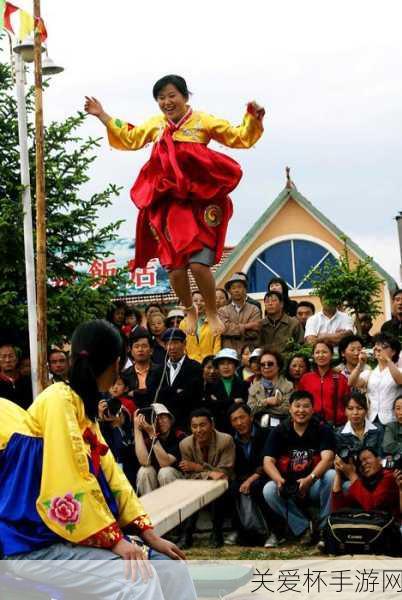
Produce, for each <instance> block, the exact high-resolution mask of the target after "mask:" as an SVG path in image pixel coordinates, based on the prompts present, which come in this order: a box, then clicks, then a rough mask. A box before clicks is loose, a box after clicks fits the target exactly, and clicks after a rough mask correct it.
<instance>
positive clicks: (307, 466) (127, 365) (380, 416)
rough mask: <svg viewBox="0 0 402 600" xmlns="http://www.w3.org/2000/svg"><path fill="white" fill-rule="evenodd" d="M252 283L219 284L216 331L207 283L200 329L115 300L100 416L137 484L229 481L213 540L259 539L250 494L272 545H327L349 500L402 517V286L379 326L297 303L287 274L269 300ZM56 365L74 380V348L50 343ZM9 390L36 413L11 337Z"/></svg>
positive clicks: (185, 535) (243, 278) (5, 377)
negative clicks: (109, 381)
mask: <svg viewBox="0 0 402 600" xmlns="http://www.w3.org/2000/svg"><path fill="white" fill-rule="evenodd" d="M247 287H248V279H247V275H246V274H244V273H235V274H234V275H232V277H231V278H230V279H229V281H228V282H227V283H226V285H225V287H224V288H220V289H218V290H217V292H216V298H217V305H218V308H219V310H218V313H219V316H220V319H221V320H222V322H223V324H224V331H223V333H222V335H221V336H214V335H212V332H211V330H210V327H209V324H208V319H207V318H206V316H205V303H204V300H203V298H202V295H201V294H200V292H199V291H195V292H193V302H194V304H195V306H196V307H197V311H198V322H197V327H196V331H195V333H194V334H191V335H188V334H187V333H186V317H185V312H184V311H183V310H182V309H181V308H180V307H176V308H173V309H171V310H170V311H169V312H167V313H166V312H165V309H164V307H163V306H161V305H159V304H157V303H153V304H150V305H148V306H147V307H146V308H145V310H139V309H137V308H133V307H128V306H127V305H126V304H125V303H124V302H116V303H115V304H114V305H113V306H112V307H111V309H110V311H109V314H108V316H107V319H108V320H109V321H110V322H111V323H112V324H113V325H114V326H115V327H116V328H117V329H118V330H119V331H120V332H121V336H122V338H123V339H124V340H125V346H126V351H127V352H126V356H125V357H124V359H123V358H122V364H121V370H120V376H119V377H118V379H117V380H116V381H115V383H114V385H113V386H112V388H110V390H109V392H108V393H105V394H103V395H102V397H101V398H100V400H99V405H98V419H99V422H100V425H101V429H102V433H103V435H104V438H105V440H106V441H107V443H108V445H109V447H110V449H111V451H112V453H113V454H114V456H115V458H116V461H117V462H118V463H119V464H120V465H121V468H122V469H123V470H124V472H125V473H126V475H127V477H128V479H129V481H130V483H131V485H132V486H133V488H134V489H135V490H136V492H137V494H138V495H143V494H146V493H149V492H150V491H152V490H154V489H156V488H158V487H160V486H164V485H166V484H168V483H170V482H172V481H175V480H177V479H182V478H189V479H201V480H207V479H210V480H220V479H225V480H227V481H228V483H229V486H228V490H227V492H226V493H225V494H224V495H223V496H221V497H220V498H218V499H217V500H215V501H214V502H213V503H212V504H211V506H210V511H211V515H212V521H213V532H212V535H211V538H210V545H211V546H214V547H219V546H221V545H222V544H223V543H227V544H236V543H242V542H244V541H245V540H248V542H250V535H248V533H250V532H247V530H245V527H244V519H243V518H242V517H243V515H242V514H241V513H239V506H241V505H242V504H241V503H239V501H238V500H239V497H240V496H241V495H245V496H250V497H251V498H252V500H253V502H254V503H255V506H256V507H258V509H259V511H260V512H261V514H262V515H263V519H264V520H265V523H266V535H265V538H264V539H263V540H262V541H260V542H259V543H261V544H262V545H264V546H265V547H267V548H270V547H275V546H277V545H278V544H279V543H280V542H281V540H283V539H289V538H291V539H297V540H298V541H299V543H300V544H302V545H304V544H305V545H308V544H312V543H314V541H318V540H319V539H320V537H319V532H320V530H321V529H322V528H323V526H324V525H325V523H326V520H327V518H328V516H329V514H330V513H331V511H332V510H335V509H337V508H340V507H344V506H351V507H353V506H361V507H363V508H364V509H365V510H370V509H375V508H386V509H387V510H390V511H391V512H392V513H393V514H394V515H395V516H396V517H397V518H398V519H399V518H400V502H399V499H400V490H402V475H401V472H400V469H399V466H400V464H402V463H399V462H398V460H399V454H402V363H401V360H400V351H401V343H400V336H401V335H402V290H397V291H396V292H395V293H394V295H393V299H392V318H391V320H389V321H387V322H385V323H384V325H383V326H382V330H381V331H380V332H373V331H372V327H373V324H372V320H371V318H370V317H369V316H368V315H364V314H361V315H359V316H358V318H359V327H357V326H356V323H355V322H354V320H353V319H352V318H351V316H350V315H349V314H347V313H346V312H343V311H342V310H341V309H340V307H336V306H331V305H329V304H328V303H327V302H326V301H325V299H322V309H321V310H320V311H316V309H315V306H314V304H312V303H311V302H308V301H303V302H300V303H297V302H295V301H293V300H291V299H290V298H289V291H288V286H287V285H286V282H285V281H283V280H282V279H280V278H273V279H272V280H271V281H270V282H268V285H267V293H266V296H265V298H264V304H263V307H261V305H260V304H259V303H258V302H256V301H255V300H254V299H252V298H250V296H249V295H248V291H247ZM48 372H49V385H50V384H52V383H55V382H60V381H64V382H66V383H68V376H69V375H68V372H69V356H68V344H63V345H60V346H57V347H52V348H51V349H50V351H49V354H48ZM0 397H4V398H7V399H9V400H12V401H13V402H16V403H17V404H19V405H20V406H21V407H22V408H25V409H26V408H28V407H29V406H30V404H31V402H32V392H31V381H30V367H29V357H28V356H26V355H24V354H20V353H19V350H18V348H16V347H14V346H13V345H12V344H10V343H8V342H7V341H3V342H2V343H1V344H0ZM395 465H396V467H395ZM401 494H402V491H401ZM401 497H402V496H401ZM228 519H230V520H231V523H232V531H231V532H230V533H229V534H228V535H227V536H226V538H224V535H223V526H224V523H225V520H226V521H227V520H228ZM196 521H197V515H194V516H193V517H191V518H189V519H188V520H187V521H186V522H185V523H184V525H183V526H182V527H181V528H180V529H179V530H178V532H177V534H178V536H179V545H180V546H181V547H183V548H186V547H190V546H191V545H192V543H193V534H194V530H195V527H196ZM251 537H252V536H251ZM251 541H252V542H254V543H256V538H255V539H254V540H253V539H252V540H251Z"/></svg>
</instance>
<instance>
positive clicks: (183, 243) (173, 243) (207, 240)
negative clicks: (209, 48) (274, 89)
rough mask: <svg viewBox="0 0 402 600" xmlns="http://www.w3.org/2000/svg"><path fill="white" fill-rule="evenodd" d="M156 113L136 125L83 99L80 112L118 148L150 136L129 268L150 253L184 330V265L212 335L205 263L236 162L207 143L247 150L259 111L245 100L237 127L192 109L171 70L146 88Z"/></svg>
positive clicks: (219, 243) (235, 177)
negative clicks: (164, 275) (165, 277)
mask: <svg viewBox="0 0 402 600" xmlns="http://www.w3.org/2000/svg"><path fill="white" fill-rule="evenodd" d="M152 93H153V97H154V98H155V100H156V101H157V103H158V105H159V108H160V110H161V112H162V114H161V115H158V116H155V117H152V118H151V119H149V120H148V121H146V122H145V123H143V124H141V125H131V124H130V123H127V122H125V121H121V120H120V119H115V118H114V117H111V116H110V115H109V114H107V113H106V112H105V111H104V109H103V106H102V104H101V103H100V102H99V101H98V100H96V98H93V97H86V101H85V110H86V112H87V113H89V114H91V115H94V116H96V117H98V119H100V121H102V123H104V125H106V127H107V133H108V138H109V143H110V144H111V146H113V147H114V148H117V149H119V150H138V149H140V148H142V147H143V146H145V144H148V143H149V142H154V146H153V149H152V153H151V157H150V160H149V161H148V162H147V163H146V164H145V165H144V166H143V168H142V169H141V171H140V174H139V176H138V177H137V179H136V181H135V183H134V185H133V187H132V188H131V199H132V200H133V202H134V204H135V205H136V206H137V208H138V209H139V215H138V219H137V230H136V239H135V261H134V268H137V267H145V266H146V265H147V263H148V261H149V260H150V259H152V258H155V257H158V258H159V260H160V263H161V264H162V266H163V267H164V268H165V269H166V270H167V271H168V273H169V279H170V283H171V285H172V287H173V289H174V291H175V293H176V294H177V296H178V297H179V299H180V301H181V303H182V304H183V306H184V307H185V310H186V313H187V332H188V333H194V331H195V328H196V324H197V312H196V309H195V307H194V305H193V303H192V297H191V290H190V282H189V279H188V275H187V269H188V268H189V269H190V270H191V272H192V274H193V275H194V278H195V280H196V282H197V285H198V288H199V290H200V292H201V294H202V296H203V297H204V300H205V310H206V315H207V318H208V322H209V324H210V327H211V329H212V331H213V333H214V335H219V334H220V333H222V330H223V325H222V323H221V321H220V319H219V317H218V315H217V310H216V300H215V281H214V278H213V275H212V273H211V270H210V267H211V266H212V265H214V264H215V263H217V262H219V260H220V258H221V256H222V251H223V247H224V242H225V235H226V230H227V226H228V222H229V219H230V217H231V216H232V202H231V200H230V198H229V196H228V194H229V193H230V192H232V191H233V190H234V189H235V187H236V186H237V184H238V183H239V181H240V178H241V176H242V172H241V169H240V166H239V165H238V163H237V162H236V161H234V160H233V159H231V158H229V157H228V156H225V155H224V154H221V153H220V152H216V151H214V150H211V149H210V148H207V144H208V143H209V141H210V140H211V139H212V140H215V141H217V142H219V143H220V144H224V145H225V146H228V147H230V148H250V147H251V146H253V145H254V144H255V143H256V142H257V140H258V139H259V138H260V137H261V135H262V132H263V125H262V119H263V116H264V113H265V111H264V109H263V108H262V107H260V106H259V105H258V104H257V103H256V102H250V103H249V104H248V105H247V111H246V114H245V116H244V119H243V122H242V124H241V125H239V126H237V127H234V126H232V125H231V124H230V123H228V121H225V120H223V119H218V118H216V117H214V116H212V115H209V114H206V113H203V112H199V111H193V110H192V108H191V107H190V106H189V104H188V100H189V95H190V92H189V90H188V88H187V84H186V82H185V80H184V79H183V78H182V77H180V76H179V75H166V76H165V77H162V79H159V80H158V81H157V82H156V83H155V85H154V87H153V90H152Z"/></svg>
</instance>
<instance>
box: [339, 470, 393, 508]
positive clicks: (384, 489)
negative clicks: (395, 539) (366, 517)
mask: <svg viewBox="0 0 402 600" xmlns="http://www.w3.org/2000/svg"><path fill="white" fill-rule="evenodd" d="M354 507H356V508H362V509H363V510H367V511H369V510H386V511H388V512H390V513H392V514H393V515H394V516H395V517H397V518H398V519H399V518H400V507H399V488H398V486H397V484H396V481H395V479H394V475H393V473H392V471H387V470H384V471H383V476H382V477H381V479H380V480H379V482H378V483H377V485H376V486H375V488H373V489H371V490H369V489H367V488H366V487H365V486H364V485H363V482H362V480H361V479H357V480H356V481H355V482H354V483H352V485H351V486H350V488H349V489H348V490H347V492H343V491H341V492H333V493H332V509H333V510H339V509H340V508H354Z"/></svg>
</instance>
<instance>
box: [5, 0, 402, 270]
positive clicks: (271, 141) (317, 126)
mask: <svg viewBox="0 0 402 600" xmlns="http://www.w3.org/2000/svg"><path fill="white" fill-rule="evenodd" d="M15 4H17V5H18V6H20V7H21V8H26V9H28V10H30V11H31V12H32V2H31V1H28V0H15ZM42 15H43V17H44V20H45V22H46V25H47V29H48V33H49V39H48V47H49V54H50V55H51V57H52V58H54V59H55V60H56V61H58V62H60V63H61V64H63V66H64V67H65V69H66V70H65V72H64V73H63V74H62V75H59V76H57V77H55V78H54V80H53V81H52V84H51V87H50V89H49V90H48V91H47V92H46V95H45V100H44V102H45V117H46V119H47V120H51V119H62V118H65V117H67V116H68V115H70V114H72V113H74V112H75V111H76V110H77V109H81V108H82V106H83V97H84V95H85V94H88V95H94V96H96V97H97V98H98V99H99V100H101V101H102V102H103V104H104V106H105V109H106V110H107V111H108V112H110V113H111V114H112V115H115V116H118V117H121V118H123V119H127V120H130V121H131V122H133V123H136V122H137V123H138V122H140V121H141V120H143V119H145V118H147V117H148V116H150V115H152V114H155V113H156V112H157V106H156V105H155V102H154V101H153V99H152V94H151V89H152V85H153V83H154V82H155V80H156V79H158V78H159V77H161V76H162V75H165V74H167V73H178V74H181V75H183V76H184V77H185V78H186V79H187V82H188V85H189V88H190V89H191V90H192V91H193V97H192V100H191V103H192V106H193V107H194V108H196V109H200V110H205V111H207V112H210V113H213V114H216V115H219V116H222V117H225V118H228V119H229V120H231V121H233V122H234V123H236V122H239V121H240V120H241V118H242V115H243V111H244V108H245V104H246V102H247V101H248V100H250V99H254V98H255V99H256V100H257V101H258V102H259V103H260V104H263V105H264V106H265V107H266V110H267V117H266V121H265V134H264V136H263V138H262V139H261V140H260V141H259V142H258V144H257V145H256V147H255V148H253V149H252V150H248V151H244V150H243V151H241V150H227V153H228V154H229V155H231V156H233V157H234V158H235V159H236V160H238V161H239V162H240V163H241V165H242V167H243V171H244V176H243V179H242V181H241V183H240V185H239V187H238V188H237V190H236V191H235V193H234V194H233V195H232V198H233V201H234V205H235V213H234V217H233V219H232V221H231V225H230V229H229V235H228V242H229V243H237V242H238V241H239V240H240V238H241V237H242V235H244V233H246V231H247V230H248V228H249V227H250V226H251V225H252V224H253V223H254V221H255V220H256V219H257V218H258V217H259V216H260V214H261V212H262V211H263V210H264V209H265V208H266V207H267V205H269V204H270V203H271V202H272V201H273V200H274V199H275V198H276V196H277V195H278V194H279V193H280V191H281V190H282V189H283V187H284V183H285V166H286V165H289V166H290V167H291V176H292V178H293V180H294V181H295V183H296V186H297V188H298V190H299V191H300V192H301V193H302V194H303V195H304V196H306V197H307V198H308V199H309V200H310V201H311V202H312V203H313V204H314V205H315V206H316V207H317V208H319V209H320V210H321V211H322V212H323V213H324V214H325V215H326V216H327V217H328V218H329V219H331V220H332V221H333V222H334V223H335V224H336V225H337V226H338V227H340V228H341V229H342V230H344V231H345V233H347V234H348V235H349V236H350V237H351V238H352V239H353V240H354V241H355V242H357V243H358V244H360V245H361V247H362V248H363V249H364V250H365V251H366V252H367V253H368V254H369V255H372V256H373V257H374V258H375V259H376V260H377V261H378V262H379V263H380V264H381V265H382V266H383V267H384V268H385V269H386V270H387V271H388V272H389V273H390V274H391V275H393V276H394V277H396V278H398V279H399V276H398V273H399V262H400V259H399V246H398V239H397V232H396V224H395V221H394V217H395V215H396V214H397V212H398V211H399V210H402V202H401V201H400V194H401V190H402V185H401V184H402V165H401V156H402V79H401V74H402V42H401V17H402V5H401V2H400V0H385V1H383V2H380V1H377V2H373V1H371V0H364V1H363V0H337V2H334V1H332V2H328V1H323V0H311V1H308V0H307V1H306V0H298V1H293V0H281V2H280V3H279V2H272V1H271V0H260V1H259V2H258V1H257V2H245V1H244V0H243V1H240V0H230V1H229V0H213V1H212V0H203V2H195V1H194V0H188V1H187V2H183V1H182V0H176V2H162V1H161V0H147V1H146V2H140V1H138V0H137V1H136V2H134V1H132V0H114V2H109V1H107V2H106V1H104V0H97V1H96V2H94V1H92V2H88V1H86V2H85V1H83V0H57V2H56V1H55V0H42ZM103 133H104V130H103V129H102V126H101V125H100V123H99V122H98V121H97V120H96V119H93V118H88V119H87V122H86V125H85V127H83V129H82V135H93V136H100V135H103ZM225 151H226V150H225ZM149 153H150V149H149V148H146V149H144V150H141V151H138V152H136V153H134V152H133V153H132V152H130V153H124V152H117V151H112V150H110V149H109V148H108V145H107V143H106V141H104V142H103V144H102V148H101V150H100V152H99V159H98V160H97V162H96V163H95V164H94V166H93V169H92V173H91V174H92V181H91V184H90V185H89V186H88V188H87V189H86V190H85V191H86V193H90V192H94V191H99V190H101V189H102V188H103V187H104V186H105V184H107V183H108V182H109V181H110V182H114V183H116V184H119V185H122V186H123V188H124V189H123V192H122V195H121V197H120V198H119V199H118V200H116V202H115V204H114V206H113V209H111V210H109V211H107V212H105V213H104V214H103V215H102V217H101V218H102V220H107V219H109V218H110V219H116V218H125V219H126V221H127V222H126V224H125V225H123V227H122V229H121V234H122V236H124V237H130V236H131V235H133V231H134V223H135V219H136V211H135V209H134V207H133V205H132V204H131V201H130V200H129V197H128V191H129V189H130V187H131V185H132V182H133V180H134V179H135V177H136V175H137V173H138V170H139V168H140V167H141V165H142V164H143V163H144V162H145V161H146V160H147V158H148V156H149Z"/></svg>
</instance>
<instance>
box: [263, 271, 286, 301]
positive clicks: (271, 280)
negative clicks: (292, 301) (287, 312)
mask: <svg viewBox="0 0 402 600" xmlns="http://www.w3.org/2000/svg"><path fill="white" fill-rule="evenodd" d="M271 283H280V284H281V286H282V296H283V303H284V304H287V303H288V302H289V286H288V284H287V283H286V281H285V280H284V279H282V277H272V279H270V280H269V282H268V286H267V291H268V292H270V291H271V290H270V289H269V288H270V286H271Z"/></svg>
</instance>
